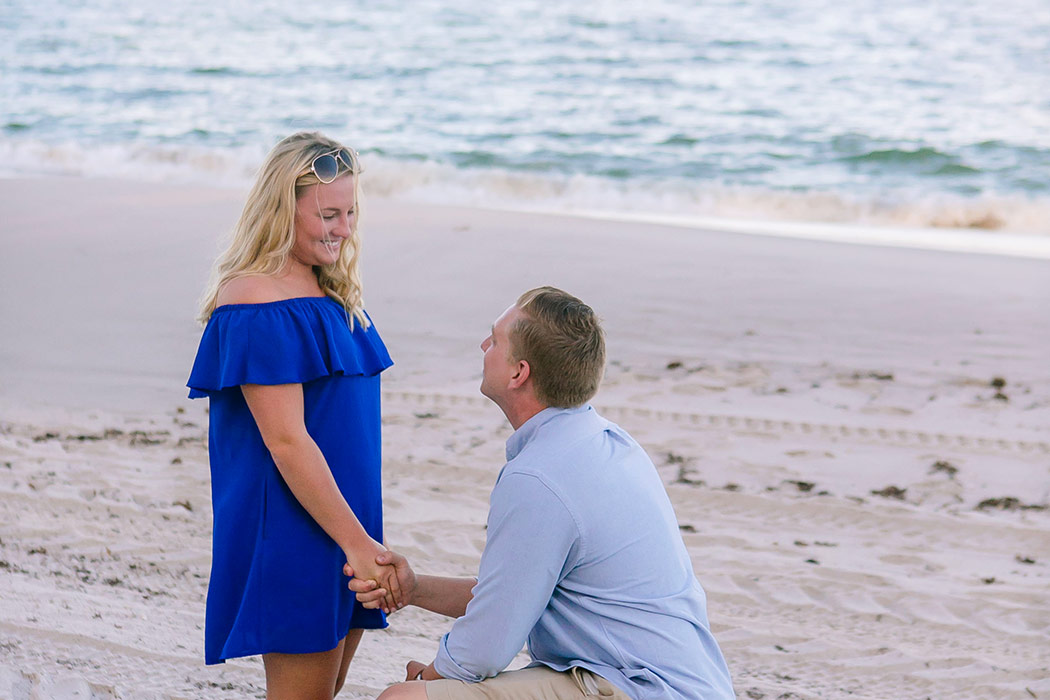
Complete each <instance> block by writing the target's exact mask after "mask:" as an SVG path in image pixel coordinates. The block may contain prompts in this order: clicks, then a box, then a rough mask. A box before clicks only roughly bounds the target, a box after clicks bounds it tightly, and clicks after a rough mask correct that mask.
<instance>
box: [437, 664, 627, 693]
mask: <svg viewBox="0 0 1050 700" xmlns="http://www.w3.org/2000/svg"><path fill="white" fill-rule="evenodd" d="M426 689H427V699H428V700H555V699H557V700H561V699H562V698H573V699H574V698H589V697H601V698H608V700H631V699H630V696H629V695H627V694H626V693H624V692H623V691H622V690H620V689H619V688H617V687H616V686H615V685H613V684H612V683H610V682H609V681H607V680H605V679H604V678H602V677H601V676H598V675H595V674H593V673H591V672H590V671H588V670H587V669H583V668H579V667H574V668H572V669H570V670H568V671H555V670H554V669H550V668H547V667H546V666H534V667H532V668H523V669H521V670H519V671H504V672H503V673H501V674H499V675H498V676H493V677H492V678H486V679H485V680H483V681H481V682H480V683H465V682H463V681H454V680H449V679H445V680H440V681H428V682H427V685H426Z"/></svg>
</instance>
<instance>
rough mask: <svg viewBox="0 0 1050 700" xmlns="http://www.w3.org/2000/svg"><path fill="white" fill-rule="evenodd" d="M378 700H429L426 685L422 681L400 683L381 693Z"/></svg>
mask: <svg viewBox="0 0 1050 700" xmlns="http://www.w3.org/2000/svg"><path fill="white" fill-rule="evenodd" d="M376 700H427V690H426V684H425V683H421V682H420V681H410V682H407V683H398V684H397V685H392V686H390V687H389V688H387V689H386V690H384V691H383V692H382V693H380V694H379V697H378V698H376Z"/></svg>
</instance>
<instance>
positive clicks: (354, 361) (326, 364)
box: [188, 133, 400, 700]
mask: <svg viewBox="0 0 1050 700" xmlns="http://www.w3.org/2000/svg"><path fill="white" fill-rule="evenodd" d="M359 175H360V168H359V166H358V160H357V156H356V154H355V153H354V152H353V151H352V150H351V149H349V148H346V147H344V146H342V145H341V144H339V143H337V142H335V141H332V140H331V139H328V138H326V137H324V136H322V135H321V134H316V133H298V134H295V135H293V136H289V137H288V138H286V139H284V140H283V141H281V142H280V143H279V144H277V146H276V147H274V149H273V151H271V152H270V155H269V156H268V157H267V159H266V162H265V163H264V164H263V166H262V169H261V170H260V172H259V174H258V176H257V179H256V182H255V185H254V186H253V187H252V190H251V193H250V194H249V195H248V201H247V203H246V204H245V207H244V211H243V213H242V214H241V218H240V221H239V222H238V223H237V227H236V229H235V230H234V233H233V237H232V240H231V242H230V244H229V247H228V248H227V249H226V251H225V252H224V253H223V254H222V255H220V256H219V258H218V260H217V261H216V263H215V268H214V271H213V275H212V281H211V284H210V286H209V288H208V290H207V291H206V292H205V293H204V296H203V299H202V305H201V316H200V318H201V320H202V321H204V322H206V323H207V325H206V327H205V329H204V334H203V336H202V338H201V343H200V348H199V350H198V352H197V358H196V361H195V362H194V365H193V370H192V372H191V374H190V379H189V382H188V386H189V388H190V397H191V398H198V397H205V396H206V397H208V399H209V402H210V409H211V410H210V418H209V421H210V425H209V431H210V434H209V445H208V447H209V457H210V461H211V473H212V505H213V509H214V534H213V549H212V571H211V579H210V581H209V585H208V603H207V613H206V626H205V661H206V663H209V664H215V663H222V662H223V661H224V660H226V659H228V658H234V657H240V656H249V655H255V654H262V657H263V664H264V666H265V669H266V685H267V696H268V697H279V698H299V697H302V698H325V699H326V700H327V698H331V697H333V696H334V695H335V694H336V693H338V692H339V689H340V688H341V687H342V684H343V680H344V678H345V677H346V671H347V667H348V666H349V664H350V660H351V659H352V658H353V655H354V652H355V651H356V649H357V645H358V643H359V642H360V640H361V636H362V631H363V630H364V629H374V628H381V627H385V626H386V619H385V616H384V612H389V611H390V610H391V609H393V608H395V607H397V606H398V605H399V604H400V588H399V586H398V581H397V578H396V576H395V575H394V573H395V572H394V569H393V567H389V566H385V567H383V566H378V565H377V564H376V563H375V558H376V555H377V554H378V553H380V552H382V551H385V547H384V546H383V545H382V544H381V542H382V541H383V532H382V529H383V522H382V505H381V485H380V436H379V430H380V426H379V424H380V416H379V373H380V372H382V371H383V370H384V369H386V368H387V367H389V366H390V365H391V364H392V363H391V361H390V357H389V355H388V354H387V351H386V347H385V346H384V345H383V341H382V340H381V339H380V337H379V334H378V332H377V331H376V329H375V326H373V325H372V323H371V320H370V319H369V317H368V315H367V314H366V313H365V311H364V308H363V306H362V302H361V283H360V276H359V274H358V256H359V253H360V249H361V246H360V240H359V238H358V234H357V220H358V205H359V201H358V197H359V193H360V178H359ZM347 562H349V564H350V565H351V566H352V567H353V570H354V571H355V572H357V576H358V577H359V578H361V579H371V580H375V581H377V582H382V583H385V584H389V585H390V586H391V587H392V588H391V589H389V590H393V591H394V593H393V594H392V595H391V596H389V597H387V598H386V599H385V600H384V604H383V606H382V607H383V609H382V610H365V609H364V608H362V607H361V605H360V604H359V603H357V602H356V601H355V600H354V599H353V594H352V593H351V592H350V591H349V590H348V589H347V586H346V583H347V578H346V577H345V576H344V575H343V573H342V569H343V565H344V563H347Z"/></svg>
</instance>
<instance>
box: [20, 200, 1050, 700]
mask: <svg viewBox="0 0 1050 700" xmlns="http://www.w3.org/2000/svg"><path fill="white" fill-rule="evenodd" d="M243 196H244V192H242V191H239V190H232V189H231V190H223V189H213V188H207V187H203V186H188V185H157V184H143V183H134V182H121V181H108V180H101V179H25V180H0V207H2V210H3V220H2V222H0V700H2V699H6V698H11V699H13V700H28V699H30V698H33V699H36V698H63V699H66V698H205V697H207V698H241V697H263V696H264V682H263V671H262V664H261V662H260V661H259V659H257V658H251V659H240V660H235V661H231V662H229V663H227V664H225V665H223V666H214V667H205V666H204V663H203V650H202V645H203V625H204V596H205V592H206V589H207V577H208V571H209V565H210V531H211V509H210V497H209V476H208V459H207V449H206V448H207V416H206V413H205V408H206V402H203V401H193V402H191V401H189V400H188V399H186V391H185V389H184V384H185V381H186V377H187V375H188V372H189V368H190V365H191V363H192V359H193V355H194V352H195V350H196V344H197V341H198V339H199V337H200V328H199V326H198V325H197V324H196V323H195V321H194V316H195V313H196V299H197V295H198V294H199V293H200V290H201V289H202V287H203V285H204V283H205V280H206V277H207V274H208V267H209V265H210V262H211V260H212V259H213V257H214V255H215V253H216V252H217V250H218V241H219V238H220V236H221V235H222V234H223V233H224V232H225V231H226V230H227V229H228V228H229V227H230V226H232V224H233V222H234V221H235V219H236V217H237V215H238V213H239V210H240V206H241V204H242V201H243ZM366 206H367V208H366V210H365V214H364V219H363V221H362V231H363V235H364V241H365V243H364V245H365V252H364V262H363V265H364V268H363V270H364V277H365V299H366V302H367V306H368V310H369V312H370V314H371V316H372V317H373V318H374V319H375V321H376V325H377V327H378V328H379V330H380V332H381V333H382V334H383V337H384V339H385V340H386V343H387V345H388V348H389V350H390V354H391V356H392V357H393V359H394V361H395V366H394V367H393V368H391V369H390V370H389V371H388V372H386V373H384V375H383V377H384V408H383V411H384V413H383V415H384V436H383V437H384V440H383V449H384V488H385V509H386V510H385V517H386V530H387V539H388V544H389V545H390V546H391V547H392V548H394V549H397V550H399V551H401V552H403V553H404V554H406V555H407V556H408V557H409V558H410V559H411V560H412V562H413V563H414V565H415V567H416V569H417V571H421V572H427V573H438V574H442V573H444V574H464V575H466V574H470V573H473V572H474V570H475V568H476V565H477V562H478V559H479V555H480V553H481V550H482V548H483V546H484V540H485V531H484V522H485V513H486V511H487V505H488V494H489V491H490V489H491V486H492V483H493V482H494V480H495V477H496V474H497V472H498V470H499V468H500V466H502V464H503V450H504V441H505V440H506V438H507V437H508V436H509V435H510V427H509V425H508V424H507V422H506V421H505V419H504V418H503V416H502V414H500V412H499V411H498V409H497V408H496V407H495V406H493V405H491V404H489V403H488V402H487V401H486V400H484V399H483V398H482V397H481V396H480V395H479V394H478V392H477V386H478V382H479V380H480V377H481V353H480V351H479V349H478V344H479V343H480V341H481V340H482V339H483V338H484V336H485V334H486V333H487V329H488V328H489V324H490V323H492V321H493V319H494V318H495V317H496V316H498V315H499V314H500V313H501V312H502V311H503V309H504V308H505V307H506V306H507V305H509V304H510V303H511V302H512V301H513V300H514V298H515V297H516V296H517V295H518V293H520V292H521V291H523V290H525V289H527V288H529V287H533V286H537V285H539V284H553V285H556V286H559V287H562V288H564V289H566V290H568V291H570V292H572V293H574V294H576V295H578V296H580V297H581V298H583V299H584V300H585V301H587V302H588V303H590V304H591V305H592V306H593V307H594V308H595V309H596V310H597V311H598V313H599V314H600V315H601V316H602V317H603V318H604V320H605V326H606V332H607V335H608V347H609V367H608V370H607V376H606V380H605V383H604V384H603V386H602V389H601V390H600V392H599V394H598V396H597V397H596V399H595V401H594V404H595V405H596V407H597V408H598V409H599V410H600V411H601V412H602V413H604V414H605V415H606V417H608V418H610V419H611V420H613V421H615V422H617V423H619V424H620V425H621V426H623V427H624V428H625V429H627V430H628V431H629V432H631V433H632V434H633V435H634V437H635V438H637V439H638V440H639V442H641V444H642V445H643V446H644V447H645V448H646V449H647V450H648V452H649V454H650V455H651V456H652V458H653V461H654V463H655V464H656V465H657V468H658V469H659V471H660V473H661V475H662V477H663V479H664V482H665V484H666V486H667V490H668V492H669V494H670V496H671V500H672V502H673V504H674V506H675V509H676V512H677V514H678V518H679V523H680V527H681V530H682V533H683V537H684V539H685V542H686V545H687V546H688V548H689V551H690V553H691V556H692V560H693V564H694V567H695V570H696V574H697V576H698V578H699V580H700V582H701V583H702V584H703V586H704V588H705V589H706V591H707V594H708V606H709V613H710V619H711V623H712V628H713V631H714V633H715V635H716V637H717V639H718V640H719V643H720V644H721V646H722V649H723V651H724V653H725V656H726V659H727V661H728V663H729V667H730V670H731V672H732V674H733V678H734V683H735V687H736V690H737V694H738V696H739V697H741V698H750V699H752V700H760V699H762V698H769V699H774V698H776V699H781V698H783V699H789V698H790V699H805V700H810V699H817V698H854V699H856V698H863V699H871V700H876V699H880V700H881V699H888V698H915V699H922V698H933V699H939V698H974V699H984V698H1009V699H1017V700H1028V699H1030V698H1050V372H1048V363H1047V358H1048V351H1050V316H1048V314H1047V311H1048V309H1050V260H1047V259H1037V258H1026V257H1023V256H1018V255H995V254H972V253H961V252H948V251H944V250H926V249H922V248H903V247H893V246H870V245H855V244H843V243H835V242H829V241H821V240H805V239H796V238H791V237H783V236H777V237H773V236H762V235H744V234H740V233H734V232H725V231H715V230H699V229H695V228H690V227H685V226H672V225H667V224H661V225H657V224H649V223H645V222H642V221H621V222H616V221H602V220H600V219H594V218H572V217H564V216H552V215H541V214H526V213H509V212H499V211H488V210H481V209H467V208H457V207H451V206H435V205H422V204H413V203H409V202H402V201H397V200H388V199H380V198H375V199H373V200H370V201H368V202H367V205H366ZM987 235H989V236H994V235H995V234H994V233H988V234H987ZM448 624H449V623H448V620H446V619H445V618H442V617H439V616H436V615H432V614H430V613H426V612H422V611H419V610H416V609H409V610H406V611H403V612H401V613H398V614H396V615H394V616H392V618H391V626H390V628H389V629H387V630H384V631H381V632H375V633H370V634H368V635H366V637H365V640H364V642H363V643H362V645H361V648H360V651H359V652H358V655H357V658H356V660H355V661H354V663H353V664H352V665H351V667H350V672H349V676H348V678H347V684H346V687H345V688H344V690H343V692H342V693H341V695H340V697H343V698H371V697H374V696H375V695H376V694H378V692H379V691H380V690H381V689H382V688H384V687H385V686H386V685H387V684H388V683H391V682H393V681H396V680H400V679H401V678H402V677H403V668H404V663H405V662H406V661H407V660H408V659H412V658H415V659H420V660H424V661H428V660H430V659H431V658H432V656H433V653H434V650H435V648H436V643H437V639H438V637H439V636H440V635H441V634H442V633H443V632H444V631H445V630H446V629H447V626H448ZM520 658H522V659H523V658H524V657H520Z"/></svg>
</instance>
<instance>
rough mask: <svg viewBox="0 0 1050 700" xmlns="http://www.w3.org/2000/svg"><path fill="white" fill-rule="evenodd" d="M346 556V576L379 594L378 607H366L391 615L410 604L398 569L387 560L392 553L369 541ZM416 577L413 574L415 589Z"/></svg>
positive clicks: (375, 605)
mask: <svg viewBox="0 0 1050 700" xmlns="http://www.w3.org/2000/svg"><path fill="white" fill-rule="evenodd" d="M345 553H346V565H345V566H344V567H343V573H345V574H346V575H347V576H351V577H353V579H355V580H357V581H358V582H359V583H367V584H368V585H369V586H371V587H373V593H374V594H376V595H373V596H371V600H372V601H373V602H374V604H373V605H366V606H365V607H371V608H381V609H382V610H383V612H385V613H390V612H393V611H394V610H399V609H400V608H402V607H404V606H405V605H406V603H407V601H406V600H405V599H404V596H403V594H402V590H401V582H400V581H399V580H398V571H397V568H396V567H395V566H394V565H393V564H392V563H391V562H392V560H391V561H387V557H388V555H389V553H388V552H387V550H386V548H385V547H383V545H381V544H379V543H378V542H376V541H375V540H373V539H371V538H369V540H368V542H367V543H366V544H365V545H364V546H361V547H358V548H356V550H346V551H345ZM414 578H415V576H414V575H413V586H414ZM351 584H353V581H351ZM351 590H353V588H352V587H351Z"/></svg>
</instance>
